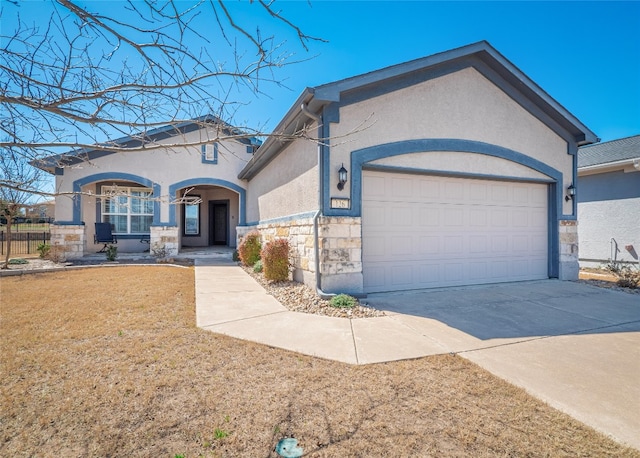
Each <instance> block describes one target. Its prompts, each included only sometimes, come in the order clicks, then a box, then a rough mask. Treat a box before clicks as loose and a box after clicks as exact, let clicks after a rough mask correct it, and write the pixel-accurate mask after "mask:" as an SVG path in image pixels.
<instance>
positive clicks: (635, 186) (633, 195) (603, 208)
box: [577, 135, 640, 267]
mask: <svg viewBox="0 0 640 458" xmlns="http://www.w3.org/2000/svg"><path fill="white" fill-rule="evenodd" d="M578 185H579V189H580V192H579V193H578V194H577V197H578V221H579V224H578V236H579V239H580V265H581V266H583V267H600V266H603V265H606V264H608V263H609V262H612V261H613V262H624V263H635V264H637V263H638V252H640V135H634V136H632V137H627V138H621V139H618V140H613V141H609V142H603V143H598V144H596V145H589V146H584V147H582V148H580V149H579V150H578Z"/></svg>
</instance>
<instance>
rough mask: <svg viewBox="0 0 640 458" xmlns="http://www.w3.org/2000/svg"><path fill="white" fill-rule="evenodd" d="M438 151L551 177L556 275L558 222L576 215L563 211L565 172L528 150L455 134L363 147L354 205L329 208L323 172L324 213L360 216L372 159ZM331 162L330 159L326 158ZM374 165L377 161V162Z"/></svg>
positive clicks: (354, 155) (553, 269) (354, 165)
mask: <svg viewBox="0 0 640 458" xmlns="http://www.w3.org/2000/svg"><path fill="white" fill-rule="evenodd" d="M435 151H451V152H462V153H476V154H484V155H487V156H492V157H497V158H501V159H505V160H508V161H511V162H515V163H517V164H521V165H524V166H526V167H529V168H530V169H533V170H535V171H537V172H540V173H542V174H544V175H546V176H548V177H549V178H550V180H549V181H547V182H546V184H547V185H548V189H549V202H548V207H549V217H548V237H549V240H548V242H549V243H548V245H549V251H548V259H549V265H548V271H549V276H550V277H557V276H558V273H559V264H558V262H559V261H558V260H559V257H558V256H559V255H558V246H559V241H558V236H559V235H558V232H559V231H558V222H559V221H560V220H561V219H565V220H566V219H575V216H573V215H569V216H563V215H562V203H563V199H564V192H562V191H561V190H559V188H560V189H561V188H563V180H562V172H560V171H559V170H557V169H555V168H553V167H551V166H549V165H547V164H545V163H543V162H541V161H539V160H537V159H534V158H532V157H530V156H527V155H525V154H522V153H519V152H517V151H514V150H511V149H509V148H505V147H502V146H498V145H492V144H489V143H484V142H479V141H473V140H462V139H454V138H438V139H419V140H405V141H399V142H392V143H385V144H382V145H376V146H371V147H368V148H362V149H359V150H355V151H352V152H351V170H350V173H351V184H350V189H351V208H350V209H349V210H340V209H332V208H330V199H331V196H330V190H329V186H328V181H329V174H328V173H325V174H324V177H323V178H324V179H323V182H324V183H325V185H326V186H325V191H324V196H323V200H324V203H323V204H324V212H323V213H324V215H325V216H351V217H360V216H361V215H362V170H363V168H364V169H366V168H368V167H370V166H371V164H369V163H370V162H372V161H375V160H378V159H382V158H386V157H393V156H400V155H403V154H410V153H429V152H435ZM327 162H328V161H327ZM374 166H375V165H374ZM466 177H468V178H482V179H490V178H491V177H490V176H488V175H481V174H478V175H475V176H474V174H468V175H466ZM494 179H505V177H500V176H497V177H495V178H494ZM512 181H531V180H528V179H521V178H514V179H513V180H512Z"/></svg>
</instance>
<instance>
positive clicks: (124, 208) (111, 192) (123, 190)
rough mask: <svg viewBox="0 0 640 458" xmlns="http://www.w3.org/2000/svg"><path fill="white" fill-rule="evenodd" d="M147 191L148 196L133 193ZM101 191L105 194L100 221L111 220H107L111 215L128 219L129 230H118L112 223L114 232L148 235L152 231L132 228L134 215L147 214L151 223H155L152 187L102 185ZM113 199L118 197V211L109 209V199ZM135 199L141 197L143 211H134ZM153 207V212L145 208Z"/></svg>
mask: <svg viewBox="0 0 640 458" xmlns="http://www.w3.org/2000/svg"><path fill="white" fill-rule="evenodd" d="M134 192H135V193H146V194H147V195H146V196H139V195H132V193H134ZM101 193H102V194H103V197H102V203H101V206H100V221H102V222H109V221H107V219H108V218H105V216H106V217H109V216H119V217H123V216H124V217H126V221H127V231H126V232H122V231H118V228H117V227H114V226H113V225H112V227H114V229H113V233H114V234H118V235H128V234H132V235H146V234H149V233H150V230H147V231H135V232H134V231H132V230H131V226H132V224H131V220H132V217H138V216H141V217H143V216H147V217H149V216H150V217H151V220H152V222H151V223H150V225H151V224H153V202H152V201H151V198H152V197H153V190H152V189H151V188H144V187H138V186H102V188H101ZM111 199H118V201H119V202H118V203H116V205H115V207H116V208H115V209H116V211H107V210H108V205H109V201H110V200H111ZM133 199H139V200H140V201H141V202H140V204H139V205H140V208H141V210H142V211H140V212H134V205H133V203H134V202H133ZM149 206H150V209H151V212H150V213H149V212H145V211H144V210H145V209H147V210H148V209H149Z"/></svg>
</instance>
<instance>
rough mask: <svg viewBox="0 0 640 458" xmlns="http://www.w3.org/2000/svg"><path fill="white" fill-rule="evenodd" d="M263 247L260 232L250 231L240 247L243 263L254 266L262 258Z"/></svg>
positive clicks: (239, 254)
mask: <svg viewBox="0 0 640 458" xmlns="http://www.w3.org/2000/svg"><path fill="white" fill-rule="evenodd" d="M261 249H262V243H261V242H260V233H259V232H249V233H248V234H247V235H246V236H245V238H244V239H243V240H242V243H241V244H240V246H239V247H238V256H240V260H241V261H242V264H244V265H245V266H248V267H251V266H253V265H254V264H255V263H256V262H257V261H258V259H260V250H261Z"/></svg>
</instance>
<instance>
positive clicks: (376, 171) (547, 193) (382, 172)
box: [351, 139, 562, 293]
mask: <svg viewBox="0 0 640 458" xmlns="http://www.w3.org/2000/svg"><path fill="white" fill-rule="evenodd" d="M433 151H444V152H446V151H450V152H452V159H454V157H455V153H454V152H465V153H475V154H482V155H486V156H491V157H493V158H499V159H501V160H503V159H504V160H507V161H510V162H513V163H515V164H519V165H524V166H525V167H528V168H530V169H532V170H535V171H536V172H539V173H540V174H543V175H544V176H545V177H544V178H540V179H531V178H522V177H518V176H499V175H495V176H494V175H491V174H484V175H480V174H474V173H459V172H456V171H454V170H452V171H447V170H427V169H420V168H402V167H393V166H376V165H374V164H373V162H374V161H375V160H377V159H380V158H385V157H393V156H400V155H403V154H409V153H414V152H423V153H429V152H433ZM351 163H352V170H353V171H354V180H353V184H352V186H353V187H352V189H353V190H354V191H355V193H354V194H355V195H354V202H356V205H354V207H356V211H358V210H360V216H361V217H362V262H363V279H364V291H365V292H370V293H372V292H381V291H396V290H411V289H421V288H432V287H445V286H458V285H471V284H482V283H497V282H506V281H518V280H533V279H543V278H549V277H555V276H557V272H558V250H557V246H558V232H557V224H558V214H557V209H558V208H559V207H560V205H558V199H560V196H559V195H558V193H557V191H556V189H557V186H556V183H558V182H561V181H562V175H561V173H560V172H559V171H557V170H555V169H553V168H552V167H549V166H548V165H547V164H544V163H541V162H540V161H537V160H535V159H532V158H530V157H528V156H525V155H523V154H521V153H518V152H515V151H512V150H509V149H506V148H502V147H499V146H496V145H489V144H486V143H482V142H475V141H468V140H455V139H437V140H412V141H407V142H397V143H393V144H386V145H380V146H378V147H372V148H366V149H363V150H359V151H354V152H353V153H352V161H351ZM357 202H359V203H360V208H359V209H358V208H357Z"/></svg>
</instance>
